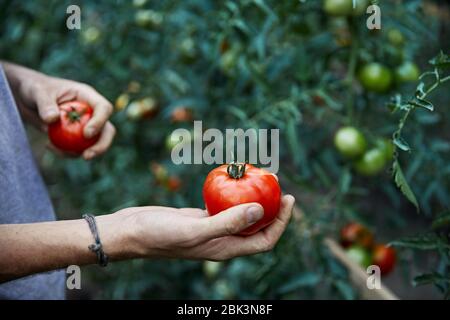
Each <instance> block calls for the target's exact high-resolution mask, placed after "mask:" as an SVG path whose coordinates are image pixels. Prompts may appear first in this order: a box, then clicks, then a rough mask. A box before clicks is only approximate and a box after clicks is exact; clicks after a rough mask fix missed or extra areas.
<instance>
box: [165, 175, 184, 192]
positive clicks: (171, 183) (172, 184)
mask: <svg viewBox="0 0 450 320" xmlns="http://www.w3.org/2000/svg"><path fill="white" fill-rule="evenodd" d="M180 188H181V180H180V178H178V177H176V176H172V177H169V179H168V180H167V189H168V190H169V191H171V192H176V191H178V190H180Z"/></svg>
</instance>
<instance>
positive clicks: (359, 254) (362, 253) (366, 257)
mask: <svg viewBox="0 0 450 320" xmlns="http://www.w3.org/2000/svg"><path fill="white" fill-rule="evenodd" d="M346 254H347V256H348V257H349V258H350V260H352V261H354V262H356V263H357V264H359V265H360V266H361V267H363V268H367V267H368V266H370V265H371V264H372V257H371V255H370V253H369V252H368V251H367V250H366V249H364V248H363V247H360V246H351V247H350V248H348V249H347V250H346Z"/></svg>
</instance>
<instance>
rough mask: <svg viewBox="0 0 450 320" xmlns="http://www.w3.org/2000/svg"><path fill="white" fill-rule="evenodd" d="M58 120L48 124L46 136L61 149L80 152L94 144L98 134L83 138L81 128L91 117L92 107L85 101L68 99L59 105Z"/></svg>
mask: <svg viewBox="0 0 450 320" xmlns="http://www.w3.org/2000/svg"><path fill="white" fill-rule="evenodd" d="M59 109H60V115H59V121H57V122H54V123H52V124H50V125H49V126H48V137H49V139H50V141H51V142H52V143H53V145H54V146H55V147H57V148H58V149H60V150H62V151H66V152H70V153H75V154H81V153H83V151H84V150H86V149H87V148H89V147H90V146H92V145H94V144H95V143H96V142H97V141H98V139H99V135H97V136H95V137H92V138H89V139H88V138H85V137H84V133H83V129H84V127H85V125H86V123H87V122H88V121H89V120H90V119H91V118H92V114H93V109H92V107H91V106H90V105H88V104H87V103H86V102H82V101H69V102H65V103H63V104H61V105H60V106H59Z"/></svg>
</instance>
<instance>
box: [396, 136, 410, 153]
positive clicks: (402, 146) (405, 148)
mask: <svg viewBox="0 0 450 320" xmlns="http://www.w3.org/2000/svg"><path fill="white" fill-rule="evenodd" d="M393 142H394V144H395V145H396V146H397V147H398V148H400V150H403V151H410V150H411V148H410V147H409V145H408V143H407V142H406V141H405V140H403V138H402V137H399V136H395V137H394V141H393Z"/></svg>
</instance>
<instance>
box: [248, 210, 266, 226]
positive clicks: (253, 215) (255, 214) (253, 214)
mask: <svg viewBox="0 0 450 320" xmlns="http://www.w3.org/2000/svg"><path fill="white" fill-rule="evenodd" d="M246 215H247V223H248V224H254V223H255V222H256V221H258V220H259V219H261V218H262V217H263V215H264V212H263V210H262V208H261V207H257V206H253V207H250V208H248V209H247V211H246Z"/></svg>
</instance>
